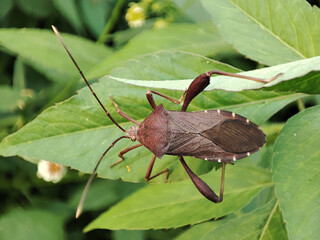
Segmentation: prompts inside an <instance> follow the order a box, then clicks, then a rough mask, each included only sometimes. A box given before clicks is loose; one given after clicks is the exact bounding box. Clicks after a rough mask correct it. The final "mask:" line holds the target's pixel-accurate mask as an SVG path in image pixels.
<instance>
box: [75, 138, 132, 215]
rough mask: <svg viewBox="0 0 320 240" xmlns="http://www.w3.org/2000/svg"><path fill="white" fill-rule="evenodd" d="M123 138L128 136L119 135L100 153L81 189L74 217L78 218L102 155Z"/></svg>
mask: <svg viewBox="0 0 320 240" xmlns="http://www.w3.org/2000/svg"><path fill="white" fill-rule="evenodd" d="M123 138H128V137H127V136H121V137H119V138H117V139H116V140H114V141H113V143H111V144H110V146H109V147H108V148H107V150H105V151H104V153H102V155H101V157H100V159H99V161H98V162H97V164H96V166H95V168H94V169H93V171H92V173H91V175H90V177H89V179H88V182H87V184H86V186H85V188H84V190H83V193H82V196H81V199H80V202H79V204H78V207H77V211H76V218H78V217H79V216H80V214H81V212H82V208H83V203H84V200H85V199H86V196H87V193H88V189H89V187H90V185H91V182H92V180H93V177H94V175H95V174H96V171H97V169H98V166H99V165H100V163H101V160H102V159H103V157H104V156H105V155H106V154H107V152H108V151H109V150H110V149H111V148H112V147H113V146H114V145H115V144H116V143H117V142H118V141H119V140H121V139H123Z"/></svg>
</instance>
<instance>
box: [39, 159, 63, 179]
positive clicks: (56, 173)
mask: <svg viewBox="0 0 320 240" xmlns="http://www.w3.org/2000/svg"><path fill="white" fill-rule="evenodd" d="M66 172H67V169H66V168H65V167H64V166H63V165H60V164H56V163H53V162H47V161H45V160H40V161H39V162H38V171H37V176H38V178H42V179H43V180H44V181H46V182H53V183H57V182H59V181H60V180H61V179H62V178H63V177H64V175H65V174H66Z"/></svg>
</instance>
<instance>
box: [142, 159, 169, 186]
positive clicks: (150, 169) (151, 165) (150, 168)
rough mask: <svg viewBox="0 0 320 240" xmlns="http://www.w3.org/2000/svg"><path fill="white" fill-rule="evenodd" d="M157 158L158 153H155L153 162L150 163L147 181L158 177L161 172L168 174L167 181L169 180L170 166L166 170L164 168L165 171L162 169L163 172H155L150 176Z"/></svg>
mask: <svg viewBox="0 0 320 240" xmlns="http://www.w3.org/2000/svg"><path fill="white" fill-rule="evenodd" d="M155 160H156V155H153V157H152V159H151V162H150V164H149V167H148V170H147V173H146V176H145V179H146V181H147V182H149V181H150V180H151V179H153V178H155V177H158V176H160V175H161V174H164V173H165V174H166V182H167V181H168V175H169V168H167V169H165V170H163V171H161V172H159V173H157V174H155V175H153V176H151V177H150V175H151V172H152V168H153V165H154V162H155Z"/></svg>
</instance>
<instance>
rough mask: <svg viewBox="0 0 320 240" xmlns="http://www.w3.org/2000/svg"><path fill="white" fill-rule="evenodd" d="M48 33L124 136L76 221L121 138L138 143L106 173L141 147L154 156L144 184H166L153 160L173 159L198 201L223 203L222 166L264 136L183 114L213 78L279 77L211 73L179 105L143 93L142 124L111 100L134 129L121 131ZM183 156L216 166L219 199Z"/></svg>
mask: <svg viewBox="0 0 320 240" xmlns="http://www.w3.org/2000/svg"><path fill="white" fill-rule="evenodd" d="M52 29H53V31H54V32H55V34H56V35H57V37H58V38H59V40H60V42H61V43H62V45H63V47H64V48H65V50H66V52H67V53H68V55H69V57H70V58H71V60H72V61H73V63H74V65H75V66H76V68H77V69H78V71H79V73H80V75H81V76H82V78H83V79H84V81H85V83H86V84H87V86H88V87H89V89H90V91H91V92H92V94H93V96H94V97H95V98H96V100H97V101H98V103H99V104H100V106H101V107H102V109H103V110H104V112H105V113H106V115H107V116H108V117H109V119H110V120H111V121H112V122H113V123H114V124H115V125H116V126H117V127H118V128H119V129H120V130H121V131H123V132H124V133H125V135H124V136H121V137H119V138H117V139H116V140H114V141H113V142H112V143H111V145H110V146H109V147H108V148H107V150H105V152H104V153H103V154H102V155H101V157H100V159H99V161H98V163H97V164H96V166H95V168H94V170H93V172H92V174H91V176H90V178H89V180H88V182H87V184H86V186H85V189H84V191H83V194H82V197H81V200H80V203H79V205H78V209H77V212H76V218H77V217H79V215H80V214H81V211H82V206H83V202H84V199H85V197H86V194H87V191H88V188H89V186H90V184H91V182H92V179H93V177H94V175H95V173H96V170H97V168H98V166H99V164H100V162H101V160H102V159H103V157H104V156H105V155H106V153H107V152H108V151H109V150H110V149H111V148H112V147H113V146H114V145H115V144H116V143H117V142H118V141H119V140H121V139H123V138H129V139H131V140H132V141H136V140H138V142H140V143H139V144H137V145H134V146H131V147H129V148H127V149H125V150H123V151H121V152H120V153H119V157H120V160H118V161H117V162H116V163H114V164H112V165H111V166H110V167H113V166H114V165H116V164H119V163H120V162H121V161H123V159H124V157H123V155H124V154H125V153H127V152H129V151H131V150H133V149H135V148H138V147H141V146H145V147H146V148H147V149H149V150H150V151H151V152H152V153H153V154H154V155H153V157H152V160H151V162H150V164H149V167H148V169H147V173H146V176H145V179H146V181H149V180H151V179H153V178H155V177H157V176H159V175H161V174H166V180H167V179H168V174H169V169H168V168H167V169H165V170H163V171H161V172H159V173H157V174H154V175H151V173H152V168H153V165H154V162H155V159H156V158H157V157H158V158H161V157H162V156H163V155H165V154H168V155H176V156H178V158H179V160H180V162H181V164H182V166H183V167H184V169H185V170H186V172H187V174H188V175H189V177H190V178H191V180H192V182H193V183H194V185H195V186H196V188H197V189H198V190H199V192H200V193H201V194H202V195H203V196H204V197H206V198H207V199H209V200H210V201H212V202H215V203H219V202H221V201H222V200H223V189H224V175H225V166H226V164H227V163H232V162H234V161H236V160H238V159H241V158H244V157H247V156H249V155H251V154H252V153H254V152H256V151H258V150H259V149H260V148H261V147H262V146H263V145H264V144H265V142H266V140H265V134H264V133H263V132H262V131H261V130H260V128H259V127H258V126H257V125H255V124H254V123H252V122H250V121H249V120H248V119H246V118H244V117H242V116H240V115H237V114H235V113H233V112H228V111H223V110H205V111H197V112H186V110H187V107H188V105H189V104H190V102H191V101H192V99H193V98H195V97H196V96H197V95H198V94H199V93H201V92H202V91H203V90H204V89H205V88H206V87H207V86H208V85H209V83H210V76H211V75H213V74H218V75H225V76H230V77H237V78H244V79H249V80H253V81H257V82H261V83H267V82H270V81H273V80H274V79H276V78H277V77H278V76H280V75H281V73H280V74H278V75H276V76H274V77H272V78H270V79H267V80H264V79H260V78H254V77H248V76H243V75H238V74H233V73H228V72H221V71H214V70H212V71H209V72H206V73H203V74H200V75H199V76H198V77H196V78H195V79H194V80H193V81H192V83H191V84H190V85H189V87H188V89H187V90H186V91H185V92H184V93H183V94H182V96H181V98H180V99H179V100H175V99H172V98H171V97H168V96H165V95H163V94H161V93H158V92H155V91H151V90H150V91H148V92H147V94H146V96H147V100H148V102H149V103H150V105H151V107H152V108H153V111H152V113H151V114H150V115H149V116H148V117H147V118H146V119H145V120H144V121H143V122H142V123H140V122H138V121H136V120H134V119H133V118H131V117H130V116H128V115H126V114H125V113H124V112H122V111H121V110H120V109H119V107H118V105H117V104H116V103H115V101H114V100H113V99H112V98H111V101H112V103H113V104H114V106H115V108H116V110H117V112H118V114H120V115H121V116H122V117H124V118H125V119H127V120H128V121H130V122H133V123H134V124H136V125H137V126H132V127H131V128H130V129H128V130H125V129H123V128H122V127H121V126H120V125H119V124H118V123H117V122H116V121H115V120H114V119H113V118H112V116H111V115H110V114H109V112H108V111H107V110H106V108H105V107H104V106H103V104H102V103H101V101H100V100H99V98H98V97H97V95H96V94H95V92H94V91H93V90H92V88H91V86H90V85H89V83H88V81H87V80H86V78H85V76H84V74H83V73H82V71H81V70H80V68H79V66H78V64H77V63H76V61H75V60H74V58H73V57H72V55H71V53H70V52H69V50H68V49H67V47H66V45H65V44H64V42H63V40H62V38H61V36H60V34H59V32H58V30H57V29H56V28H55V27H54V26H52ZM152 94H156V95H158V96H161V97H163V98H165V99H167V100H169V101H171V102H173V103H176V104H179V103H181V102H182V101H183V99H184V101H183V105H182V108H181V111H167V110H165V109H164V107H163V106H162V104H160V105H158V106H157V105H156V103H155V101H154V99H153V96H152ZM183 156H192V157H195V158H200V159H204V160H208V161H215V162H221V163H222V174H221V186H220V195H219V197H218V196H217V195H216V194H215V192H214V191H213V190H212V189H211V188H210V187H209V186H208V185H207V184H206V183H205V182H204V181H203V180H201V178H199V177H198V176H197V175H195V174H194V173H193V172H192V170H191V169H190V168H189V167H188V165H187V164H186V162H185V161H184V159H183Z"/></svg>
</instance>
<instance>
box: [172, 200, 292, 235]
mask: <svg viewBox="0 0 320 240" xmlns="http://www.w3.org/2000/svg"><path fill="white" fill-rule="evenodd" d="M279 214H280V213H279V209H278V202H276V201H274V200H273V201H270V202H269V203H268V204H266V205H264V206H262V207H260V208H258V209H256V210H254V211H252V212H250V213H246V214H243V215H240V216H237V217H229V218H228V217H227V218H226V219H223V220H218V221H210V222H207V223H202V224H199V225H196V226H194V227H191V228H190V229H189V230H187V231H186V232H184V233H183V234H181V235H180V236H179V237H177V238H175V240H182V239H184V240H191V239H202V240H206V239H248V240H251V239H261V240H262V239H288V238H287V236H286V232H285V229H284V228H283V224H282V223H281V222H278V221H276V219H277V217H278V215H279ZM280 217H281V215H280ZM274 224H279V225H276V226H274ZM270 231H272V232H270Z"/></svg>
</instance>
